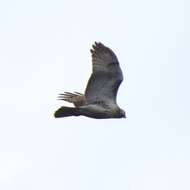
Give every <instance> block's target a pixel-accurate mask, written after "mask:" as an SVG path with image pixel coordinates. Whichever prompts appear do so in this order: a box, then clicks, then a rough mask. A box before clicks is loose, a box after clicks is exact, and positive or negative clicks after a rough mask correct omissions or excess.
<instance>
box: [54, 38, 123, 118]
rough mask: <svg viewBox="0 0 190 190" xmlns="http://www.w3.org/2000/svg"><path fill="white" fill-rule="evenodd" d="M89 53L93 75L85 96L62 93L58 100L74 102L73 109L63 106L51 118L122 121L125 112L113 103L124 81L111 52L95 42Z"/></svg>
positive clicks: (76, 93)
mask: <svg viewBox="0 0 190 190" xmlns="http://www.w3.org/2000/svg"><path fill="white" fill-rule="evenodd" d="M90 51H91V54H92V74H91V76H90V78H89V81H88V83H87V87H86V90H85V93H84V94H81V93H79V92H74V93H70V92H65V93H63V94H60V96H59V97H58V98H59V99H60V100H64V101H67V102H70V103H73V104H74V106H75V107H66V106H63V107H61V108H59V109H58V110H57V111H56V112H55V114H54V116H55V117H56V118H60V117H68V116H80V115H83V116H86V117H91V118H96V119H108V118H123V117H125V112H124V110H122V109H121V108H119V106H118V105H117V103H116V96H117V91H118V88H119V86H120V84H121V82H122V81H123V74H122V71H121V68H120V65H119V61H118V59H117V57H116V55H115V54H114V52H113V51H112V50H111V49H110V48H108V47H106V46H105V45H103V44H102V43H100V42H99V43H97V42H95V44H94V45H93V46H92V49H91V50H90Z"/></svg>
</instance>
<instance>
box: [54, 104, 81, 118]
mask: <svg viewBox="0 0 190 190" xmlns="http://www.w3.org/2000/svg"><path fill="white" fill-rule="evenodd" d="M79 115H80V113H79V108H72V107H65V106H63V107H61V108H59V109H58V110H57V111H56V112H55V113H54V116H55V118H59V117H69V116H79Z"/></svg>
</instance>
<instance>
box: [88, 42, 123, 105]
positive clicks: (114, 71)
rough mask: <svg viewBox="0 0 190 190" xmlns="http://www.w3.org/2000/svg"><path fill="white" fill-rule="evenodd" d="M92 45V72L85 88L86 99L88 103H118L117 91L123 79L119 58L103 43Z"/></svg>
mask: <svg viewBox="0 0 190 190" xmlns="http://www.w3.org/2000/svg"><path fill="white" fill-rule="evenodd" d="M92 47H93V48H92V49H91V50H90V51H91V54H92V74H91V76H90V79H89V81H88V84H87V87H86V90H85V97H86V100H87V102H88V103H94V102H98V101H104V102H107V101H109V102H110V101H112V102H114V103H116V96H117V91H118V88H119V86H120V84H121V82H122V80H123V74H122V71H121V68H120V66H119V62H118V59H117V57H116V55H115V54H114V52H113V51H112V50H111V49H110V48H108V47H106V46H104V45H103V44H102V43H97V42H95V44H94V45H93V46H92Z"/></svg>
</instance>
